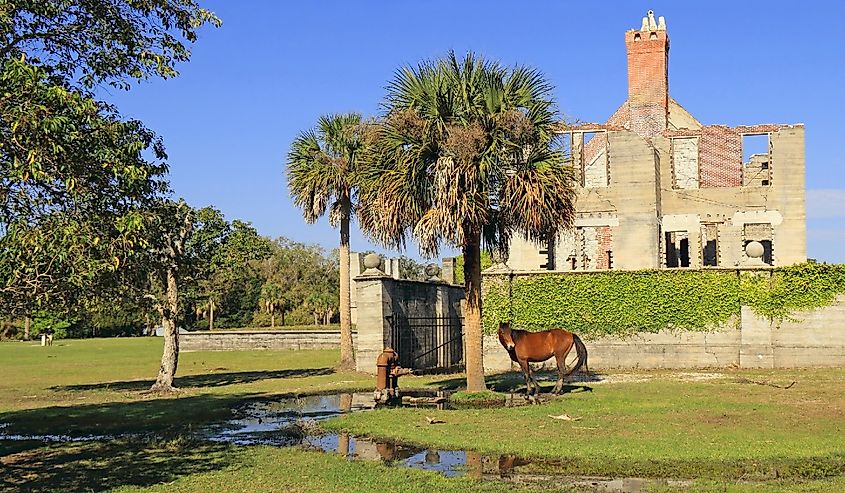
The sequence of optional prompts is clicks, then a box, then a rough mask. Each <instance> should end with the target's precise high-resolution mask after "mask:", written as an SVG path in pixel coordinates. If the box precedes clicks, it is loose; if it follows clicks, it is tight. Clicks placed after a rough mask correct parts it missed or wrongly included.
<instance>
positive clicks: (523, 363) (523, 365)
mask: <svg viewBox="0 0 845 493" xmlns="http://www.w3.org/2000/svg"><path fill="white" fill-rule="evenodd" d="M518 363H519V368H520V369H522V376H524V377H525V395H527V396H529V395H531V382H532V381H533V380H534V379H533V378H531V365H530V364H529V363H528V360H523V359H521V360H519V361H518Z"/></svg>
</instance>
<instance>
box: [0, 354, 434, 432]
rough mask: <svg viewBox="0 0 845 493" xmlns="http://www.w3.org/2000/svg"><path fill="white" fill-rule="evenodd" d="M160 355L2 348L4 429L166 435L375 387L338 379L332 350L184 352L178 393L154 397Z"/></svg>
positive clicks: (367, 381)
mask: <svg viewBox="0 0 845 493" xmlns="http://www.w3.org/2000/svg"><path fill="white" fill-rule="evenodd" d="M161 350H162V339H161V338H153V337H145V338H122V339H121V338H116V339H86V340H75V339H68V340H63V341H56V343H55V344H54V346H52V347H40V346H38V345H37V344H35V343H23V342H14V343H12V342H9V343H2V344H0V374H2V375H3V378H2V379H0V422H8V423H12V424H13V425H14V428H15V429H16V430H17V431H18V432H20V433H38V434H40V433H49V432H51V430H54V429H55V428H59V429H61V430H62V432H63V433H69V434H77V435H86V434H94V433H111V432H131V431H168V430H173V429H176V430H178V429H182V428H183V427H185V426H195V425H198V424H202V423H204V422H208V421H215V420H220V419H223V418H226V417H228V416H229V415H230V414H231V411H230V410H231V409H232V408H233V407H235V406H237V405H238V404H239V403H242V402H243V401H245V400H251V399H262V398H267V397H274V396H279V395H297V394H313V393H321V392H329V391H339V390H370V389H372V388H373V378H372V377H370V376H369V375H364V374H360V373H356V372H336V371H335V370H334V369H333V366H334V365H335V364H336V362H337V360H338V352H337V351H333V350H324V351H292V350H279V351H271V350H268V351H219V352H186V353H182V354H181V355H180V359H179V367H178V372H177V378H176V381H175V385H176V386H177V387H178V388H179V389H180V392H179V393H178V394H176V395H173V396H158V395H148V394H145V391H146V390H147V389H149V387H150V386H151V385H152V383H153V380H154V378H155V376H156V374H157V372H158V365H159V362H160V360H161ZM405 378H406V379H407V380H405V381H406V382H408V384H412V385H420V386H421V385H425V384H426V383H428V382H429V381H430V378H421V377H405Z"/></svg>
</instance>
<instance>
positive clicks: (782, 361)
mask: <svg viewBox="0 0 845 493" xmlns="http://www.w3.org/2000/svg"><path fill="white" fill-rule="evenodd" d="M795 319H796V320H793V321H789V320H785V321H783V322H781V323H780V324H778V323H775V322H772V321H770V320H768V319H764V318H761V317H759V316H757V315H755V314H754V313H753V312H752V311H751V309H750V308H748V307H747V306H744V307H742V312H741V315H740V318H739V320H738V321H737V323H735V324H733V323H732V324H728V325H727V326H726V327H724V328H722V329H721V330H717V331H714V332H670V331H662V332H659V333H657V334H642V335H639V336H636V337H631V338H626V339H620V338H618V337H602V338H599V339H595V340H587V341H584V343H585V345H586V346H587V351H588V354H589V366H590V369H591V370H608V369H626V368H645V369H654V368H673V369H684V368H720V367H728V366H731V367H739V368H802V367H841V366H845V296H839V297H837V300H836V302H835V303H834V304H833V305H831V306H828V307H825V308H819V309H816V310H812V311H808V312H802V313H798V314H796V315H795ZM569 359H570V360H572V359H574V354H570V356H569ZM550 361H551V362H547V363H546V365H547V366H549V365H552V364H553V362H554V360H550ZM570 364H571V361H570ZM549 367H550V366H549ZM484 369H485V371H488V372H501V371H509V370H511V369H512V366H511V360H510V358H509V357H508V355H507V353H506V352H505V350H504V349H503V348H502V346H501V344H499V340H498V338H497V337H496V336H486V337H485V338H484Z"/></svg>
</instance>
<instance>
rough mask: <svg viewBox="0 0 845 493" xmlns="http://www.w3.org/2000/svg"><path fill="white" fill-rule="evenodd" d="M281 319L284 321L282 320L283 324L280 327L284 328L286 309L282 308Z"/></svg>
mask: <svg viewBox="0 0 845 493" xmlns="http://www.w3.org/2000/svg"><path fill="white" fill-rule="evenodd" d="M281 317H282V320H281V322H282V323H281V324H280V325H281V326H282V328H284V326H285V309H284V308H282V313H281Z"/></svg>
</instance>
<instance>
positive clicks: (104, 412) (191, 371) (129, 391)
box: [0, 338, 845, 493]
mask: <svg viewBox="0 0 845 493" xmlns="http://www.w3.org/2000/svg"><path fill="white" fill-rule="evenodd" d="M161 344H162V341H161V339H160V338H126V339H93V340H65V341H57V342H56V345H55V346H53V347H52V348H41V347H39V346H37V345H36V344H34V343H2V344H0V371H2V374H3V376H4V377H3V378H2V379H0V423H10V426H9V428H8V430H7V431H10V432H13V433H33V434H40V433H70V434H81V435H84V434H89V433H100V434H103V433H110V432H134V433H145V434H147V436H150V437H152V436H158V437H159V438H149V439H144V440H137V439H133V440H125V439H124V440H115V441H109V442H105V443H100V442H83V443H70V444H61V445H51V446H44V445H43V444H41V443H38V442H0V491H5V490H9V491H20V490H38V491H85V490H97V491H99V490H109V489H117V490H118V491H177V492H194V491H196V492H200V491H284V492H296V491H316V492H321V491H341V490H343V491H373V490H380V489H385V490H394V491H432V490H441V491H458V492H460V491H491V492H495V491H530V490H525V489H522V490H520V489H515V490H514V489H513V485H510V484H506V485H503V484H499V483H496V482H485V483H477V482H473V481H472V480H471V479H466V478H463V479H449V478H443V477H441V476H439V475H438V474H435V473H429V472H423V471H414V470H407V469H404V468H396V467H385V466H384V465H382V464H380V463H370V462H359V461H347V460H346V459H344V458H342V457H339V456H335V455H332V454H322V453H315V452H306V451H303V450H300V449H276V448H270V447H236V446H229V445H221V444H210V443H201V442H194V441H192V440H191V439H188V438H185V437H186V436H187V435H188V434H186V433H185V432H186V431H188V430H190V429H191V428H192V427H197V426H201V425H202V424H204V423H206V422H209V421H217V420H222V419H225V418H227V417H229V416H230V415H231V409H232V408H234V407H237V406H238V405H240V404H242V403H243V402H245V401H249V400H253V399H265V398H274V397H278V396H282V395H294V394H310V393H321V392H326V391H335V390H356V389H359V390H370V389H371V388H372V386H373V377H371V376H369V375H362V374H358V373H354V372H336V371H335V370H334V369H333V366H334V365H335V363H336V361H337V358H338V353H337V351H300V352H297V351H232V352H192V353H184V354H182V356H181V359H180V364H179V372H178V374H179V377H178V378H177V381H176V385H177V386H178V387H180V388H181V389H182V390H181V391H180V392H179V393H178V394H176V395H173V396H158V395H148V394H145V393H144V391H145V390H146V389H147V388H148V387H149V386H150V385H151V384H152V379H153V377H154V376H155V374H156V372H157V369H158V363H159V359H160V356H161ZM722 374H723V377H722V378H717V379H693V380H690V379H688V378H687V379H683V378H679V377H678V375H677V374H676V373H674V372H669V371H653V372H632V373H631V375H630V376H631V377H633V378H622V375H619V374H611V377H617V378H616V380H618V383H604V384H588V385H590V386H591V387H592V392H586V391H584V390H586V389H585V385H584V384H577V385H571V386H569V387H568V388H567V390H569V391H570V392H569V393H567V394H565V395H564V396H562V397H560V398H558V399H556V400H553V401H551V402H549V403H547V404H544V405H542V406H524V407H517V408H496V409H471V410H454V411H437V410H434V409H430V408H429V409H410V408H408V409H385V410H378V411H373V412H368V413H358V414H353V415H349V416H346V417H343V418H338V419H334V420H331V421H329V422H326V423H325V427H326V428H327V429H334V430H339V429H344V430H348V431H350V432H352V433H355V434H367V435H371V436H380V437H392V438H398V439H400V440H404V441H408V442H413V443H417V444H423V445H434V446H436V447H438V448H445V449H464V448H467V447H471V448H473V449H476V450H478V451H481V452H483V453H485V454H488V455H489V459H488V460H487V461H485V462H484V463H483V466H479V467H480V468H483V472H484V474H485V476H487V475H489V476H496V475H497V470H496V468H497V458H498V456H499V455H500V454H515V455H520V456H531V457H545V458H548V459H552V460H554V461H561V462H562V463H563V466H556V467H555V468H554V469H555V472H557V473H560V472H563V473H571V474H576V475H583V474H597V475H617V476H638V477H643V476H651V477H686V478H699V479H698V480H697V481H696V482H695V483H694V484H693V485H692V486H691V487H690V488H688V489H689V491H702V492H710V491H714V492H715V491H736V492H740V493H745V492H757V491H760V492H774V491H795V492H798V491H817V492H825V493H827V492H831V493H832V492H839V491H845V469H843V468H845V445H843V443H845V369H815V370H783V371H739V370H724V371H722ZM488 381H489V383H490V384H491V387H492V389H493V390H496V391H504V392H507V391H509V390H511V389H512V388H514V387H515V386H517V385H519V384H521V378H520V377H519V376H518V375H516V374H510V375H506V376H497V377H492V378H490V379H489V380H488ZM792 381H797V383H796V384H795V385H794V386H792V387H791V388H789V389H781V388H775V387H772V386H769V385H758V384H755V383H754V382H758V383H774V384H780V385H784V384H788V383H790V382H792ZM462 383H463V381H462V379H461V377H460V376H458V377H456V376H448V375H447V376H439V377H410V376H409V377H402V379H401V380H400V385H402V386H403V387H405V388H409V387H420V386H426V385H430V386H432V387H434V388H443V389H455V388H459V387H460V386H461V384H462ZM546 386H547V387H548V383H547V384H546ZM562 415H568V416H569V417H571V418H574V419H573V420H563V419H554V418H552V416H562ZM427 417H436V418H438V419H440V420H442V421H444V422H445V423H441V424H431V425H430V424H428V423H429V421H428V419H427ZM151 432H153V433H151ZM527 467H528V468H529V470H533V471H536V472H542V471H543V470H544V468H546V467H548V466H544V465H542V464H538V465H532V466H527ZM479 472H480V471H479ZM557 487H559V488H562V489H559V490H554V489H551V490H549V489H546V488H543V489H542V490H543V491H567V487H565V486H560V485H558V486H557ZM570 489H572V488H570ZM651 490H653V491H675V490H676V487H665V488H663V487H660V486H656V487H652V488H651Z"/></svg>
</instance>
